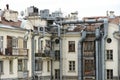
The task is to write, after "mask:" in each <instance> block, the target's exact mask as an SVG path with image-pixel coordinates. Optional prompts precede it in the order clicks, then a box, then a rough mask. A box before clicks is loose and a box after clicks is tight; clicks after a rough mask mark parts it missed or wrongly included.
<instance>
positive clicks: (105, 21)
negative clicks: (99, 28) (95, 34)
mask: <svg viewBox="0 0 120 80" xmlns="http://www.w3.org/2000/svg"><path fill="white" fill-rule="evenodd" d="M107 35H108V20H107V19H104V36H103V37H102V80H105V76H106V75H105V40H106V38H107Z"/></svg>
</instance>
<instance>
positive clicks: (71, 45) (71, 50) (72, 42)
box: [68, 41, 75, 52]
mask: <svg viewBox="0 0 120 80" xmlns="http://www.w3.org/2000/svg"><path fill="white" fill-rule="evenodd" d="M68 47H69V49H68V50H69V52H75V41H69V45H68Z"/></svg>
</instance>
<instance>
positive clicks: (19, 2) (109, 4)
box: [0, 0, 120, 17]
mask: <svg viewBox="0 0 120 80" xmlns="http://www.w3.org/2000/svg"><path fill="white" fill-rule="evenodd" d="M6 4H9V6H10V9H12V10H16V11H18V12H20V11H25V9H26V8H27V7H29V6H36V7H38V8H39V10H42V9H50V12H52V11H56V10H59V9H60V8H61V11H62V12H63V13H64V14H65V15H66V14H68V13H71V12H75V11H78V13H79V17H87V16H105V15H106V11H107V10H108V11H114V12H115V15H120V0H0V9H4V8H5V7H6Z"/></svg>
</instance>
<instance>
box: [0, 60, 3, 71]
mask: <svg viewBox="0 0 120 80" xmlns="http://www.w3.org/2000/svg"><path fill="white" fill-rule="evenodd" d="M0 73H3V61H0Z"/></svg>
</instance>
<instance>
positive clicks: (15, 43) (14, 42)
mask: <svg viewBox="0 0 120 80" xmlns="http://www.w3.org/2000/svg"><path fill="white" fill-rule="evenodd" d="M12 47H18V39H17V38H15V37H12Z"/></svg>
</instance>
